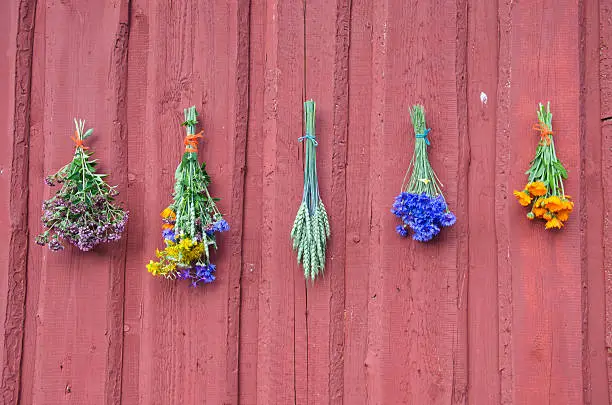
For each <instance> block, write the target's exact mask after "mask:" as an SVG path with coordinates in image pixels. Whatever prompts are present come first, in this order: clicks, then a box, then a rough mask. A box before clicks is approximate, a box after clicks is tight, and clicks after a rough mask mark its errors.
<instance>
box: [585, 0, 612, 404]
mask: <svg viewBox="0 0 612 405" xmlns="http://www.w3.org/2000/svg"><path fill="white" fill-rule="evenodd" d="M581 13H582V22H581V41H580V43H581V54H582V55H581V57H580V64H581V65H580V71H581V86H580V148H581V150H580V155H581V161H580V166H581V171H580V178H581V179H589V180H588V181H584V182H582V184H581V189H580V195H581V205H582V207H583V208H582V212H581V216H584V218H585V219H584V220H583V221H582V224H581V236H582V237H581V246H582V254H581V268H582V286H583V289H582V309H583V315H582V336H583V342H582V363H583V364H582V370H583V371H582V376H583V377H582V380H583V391H584V402H585V403H587V404H595V403H598V402H602V403H609V402H610V396H609V393H608V378H607V377H608V372H607V364H606V360H607V357H608V356H606V349H605V335H606V324H605V322H602V320H603V319H605V313H606V300H605V297H606V290H605V285H606V283H605V272H604V271H602V269H605V268H606V267H605V261H604V251H605V243H604V244H602V243H601V239H602V238H603V235H604V226H605V221H602V218H604V217H605V207H606V204H607V201H608V198H606V197H605V189H604V186H603V184H604V181H605V176H601V175H599V173H600V171H601V170H602V161H603V160H602V155H603V154H604V153H605V152H603V150H602V145H603V142H602V133H601V120H600V114H601V100H600V75H599V72H600V69H599V57H600V56H599V55H600V51H599V43H600V41H599V29H598V27H599V2H598V1H592V0H588V1H584V2H583V3H582V8H581ZM608 149H609V148H608Z"/></svg>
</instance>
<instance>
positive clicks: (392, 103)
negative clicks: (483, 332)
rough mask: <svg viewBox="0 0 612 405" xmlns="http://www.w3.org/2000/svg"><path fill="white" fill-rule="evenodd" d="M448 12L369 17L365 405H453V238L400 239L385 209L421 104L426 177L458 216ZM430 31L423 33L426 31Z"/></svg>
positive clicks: (404, 7) (411, 6)
mask: <svg viewBox="0 0 612 405" xmlns="http://www.w3.org/2000/svg"><path fill="white" fill-rule="evenodd" d="M456 18H457V10H456V4H454V3H453V4H451V5H449V4H447V3H446V2H437V1H434V2H430V3H428V4H424V3H422V2H400V1H393V0H390V1H388V3H387V4H385V5H381V6H380V7H376V8H375V9H374V44H375V45H374V49H375V50H374V61H373V63H374V71H375V73H374V83H373V86H374V89H373V108H372V120H373V131H372V138H371V146H370V147H371V153H372V160H371V162H372V163H371V164H372V165H371V167H370V172H371V175H370V186H371V190H372V195H371V204H372V207H371V209H372V233H373V235H372V238H371V240H370V242H371V243H370V251H371V256H370V268H371V270H370V274H371V276H370V294H369V299H370V304H369V307H368V320H369V325H368V327H369V329H370V333H369V336H368V339H369V352H368V355H367V359H366V363H367V365H368V374H369V376H368V400H369V401H371V402H373V403H390V402H409V403H428V404H442V403H445V404H446V403H449V402H451V397H452V389H453V375H452V374H453V354H454V345H455V342H456V336H457V294H458V290H457V278H458V277H457V265H456V264H457V243H456V231H455V230H454V229H453V228H450V229H445V230H444V231H443V232H442V233H441V235H440V236H439V238H438V239H437V240H436V241H434V242H432V243H428V244H420V243H417V242H415V241H412V240H411V239H409V240H405V239H401V238H400V237H399V236H398V235H397V234H396V233H395V226H396V225H397V221H396V218H395V217H394V216H393V215H391V214H390V212H389V210H390V206H391V204H392V202H393V199H394V197H395V196H396V195H397V193H398V192H399V188H400V186H401V183H402V179H403V171H404V170H405V169H406V168H407V167H408V163H409V161H410V154H411V151H412V147H413V145H414V133H413V131H412V128H411V123H410V119H409V114H408V108H409V107H410V106H411V105H412V104H415V103H423V104H424V105H425V108H426V111H427V123H428V126H429V127H431V128H432V134H431V136H430V137H431V140H432V146H431V148H430V149H429V152H430V159H431V162H432V165H433V166H434V169H435V170H436V171H437V172H438V173H439V175H440V177H441V179H442V181H443V183H444V184H445V185H446V187H445V194H446V197H447V199H448V201H449V203H450V205H451V208H453V209H455V207H456V206H457V205H456V204H457V203H456V202H457V170H458V165H459V162H458V149H459V143H458V137H457V131H458V123H457V92H456V90H457V88H456V86H457V82H456V79H457V78H456V72H455V63H456V33H457V30H456V29H457V27H456V21H457V20H456ZM434 20H435V21H436V24H435V25H431V24H430V22H431V21H434Z"/></svg>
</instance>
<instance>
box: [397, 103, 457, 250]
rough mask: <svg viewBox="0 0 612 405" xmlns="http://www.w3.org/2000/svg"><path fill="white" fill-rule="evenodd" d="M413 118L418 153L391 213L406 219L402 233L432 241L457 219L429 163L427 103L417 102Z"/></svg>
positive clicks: (419, 239) (399, 229)
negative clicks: (425, 109)
mask: <svg viewBox="0 0 612 405" xmlns="http://www.w3.org/2000/svg"><path fill="white" fill-rule="evenodd" d="M410 118H411V119H412V125H413V126H414V133H415V136H416V140H415V145H414V154H413V156H412V160H411V161H410V166H409V167H408V171H407V172H406V177H405V179H406V178H408V175H409V174H410V178H409V181H408V183H406V181H405V179H404V185H403V186H402V192H401V193H400V194H399V195H398V196H397V197H395V202H394V203H393V208H392V209H391V212H392V213H393V214H394V215H395V216H397V217H398V218H400V219H401V220H402V224H401V225H398V226H397V227H396V231H397V233H398V234H399V235H400V236H402V237H406V236H408V233H409V229H410V230H411V231H412V239H414V240H416V241H419V242H428V241H430V240H432V239H433V238H434V237H435V236H436V235H438V234H439V233H440V230H441V229H442V228H443V227H448V226H451V225H453V224H454V223H455V222H456V220H457V218H456V217H455V215H454V214H453V213H452V212H451V211H450V209H449V208H448V205H447V204H446V200H445V199H444V195H443V194H442V189H441V187H442V184H441V183H440V180H439V179H438V176H436V174H435V172H434V171H433V169H432V167H431V165H430V163H429V157H428V155H427V147H428V146H429V145H430V142H429V138H428V135H429V132H430V129H429V128H427V126H426V125H425V111H424V109H423V106H421V105H415V106H414V107H413V108H412V110H411V111H410ZM411 171H412V172H411Z"/></svg>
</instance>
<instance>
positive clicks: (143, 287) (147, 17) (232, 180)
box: [123, 0, 248, 404]
mask: <svg viewBox="0 0 612 405" xmlns="http://www.w3.org/2000/svg"><path fill="white" fill-rule="evenodd" d="M132 7H133V11H132V14H133V21H134V25H133V34H134V35H133V37H132V39H133V41H132V42H131V43H130V55H132V52H133V58H132V56H130V62H131V63H130V66H129V69H130V77H135V78H139V79H140V80H134V82H133V84H132V82H130V83H131V84H130V89H129V91H128V95H132V94H133V96H134V99H135V100H136V101H137V102H138V103H137V104H134V105H133V107H132V109H131V110H130V115H132V114H133V115H134V116H135V117H140V118H141V121H140V122H138V121H137V122H134V125H133V127H130V139H131V141H130V143H129V148H130V156H133V159H131V160H130V162H131V164H130V178H131V188H133V191H131V192H130V195H129V198H130V203H131V204H132V206H134V207H135V208H134V209H138V210H139V211H140V212H141V214H140V215H137V216H135V218H134V219H135V223H138V225H139V229H138V230H136V231H135V232H133V233H131V234H130V240H129V244H130V246H131V247H134V248H135V249H134V250H135V252H134V253H135V254H134V255H130V257H129V258H128V263H127V267H128V270H131V269H133V272H132V273H131V274H132V275H131V276H130V277H129V278H128V285H130V286H132V285H133V286H134V287H133V288H132V287H130V289H129V290H128V294H131V295H132V296H131V297H129V299H128V301H127V304H126V311H127V313H126V329H127V330H128V334H129V336H128V337H129V340H128V338H126V348H125V350H126V355H125V356H126V364H125V370H126V371H125V373H126V375H127V374H130V375H138V379H136V378H133V377H131V378H130V379H129V380H128V379H127V377H126V380H125V383H126V388H125V390H124V394H123V398H124V400H126V401H127V400H128V399H129V400H135V399H137V400H138V401H141V402H143V403H210V404H221V403H222V404H230V403H237V401H238V346H237V344H238V342H237V339H238V326H239V324H238V319H239V313H238V303H239V300H240V288H239V284H240V281H239V280H240V267H241V255H242V253H241V247H240V245H241V238H242V229H241V222H242V221H241V216H242V198H241V193H242V192H243V186H244V180H243V175H244V158H245V149H244V148H245V142H246V126H245V125H246V116H247V104H246V103H247V100H248V99H247V87H246V85H247V83H248V70H247V64H246V58H247V57H248V54H247V53H246V40H247V39H248V36H247V34H248V23H247V22H246V19H245V18H246V16H248V2H245V1H242V0H241V1H233V2H229V3H228V2H226V1H220V0H219V1H208V2H203V3H202V2H193V1H188V0H185V1H179V2H167V1H161V0H160V1H153V0H151V1H145V0H143V1H134V2H133V5H132ZM132 62H133V63H132ZM143 79H144V80H143ZM189 105H196V107H197V109H198V112H199V113H200V116H199V121H200V124H201V127H202V129H203V131H204V139H203V140H202V141H201V142H200V145H199V156H200V159H201V160H204V161H206V163H207V171H208V173H209V174H210V176H211V178H212V185H211V188H210V191H211V194H212V195H213V196H215V197H219V198H221V201H220V202H219V203H218V207H219V209H220V210H221V211H222V212H223V213H224V214H225V215H226V218H227V220H228V222H229V223H230V226H231V228H232V229H231V231H230V232H229V234H224V235H221V236H220V237H219V240H218V243H219V249H218V250H217V252H216V253H215V254H214V257H213V262H214V263H215V264H216V265H217V280H216V281H215V283H213V284H210V285H206V286H202V287H198V288H191V287H189V285H188V284H187V283H184V282H180V281H177V282H172V281H167V280H164V279H162V278H153V277H151V276H150V275H148V274H147V272H146V270H145V267H144V265H145V263H146V262H147V261H148V259H149V258H151V257H152V256H153V255H154V252H155V248H156V247H159V246H160V245H161V243H162V239H161V234H160V220H159V212H160V211H161V209H163V207H165V206H166V205H167V204H168V203H169V202H170V199H171V197H170V193H171V191H172V186H173V183H174V178H173V173H174V170H175V168H176V165H177V164H178V161H179V159H180V157H181V155H182V153H183V151H184V146H183V143H182V140H183V138H184V129H183V128H181V127H180V123H181V122H182V114H183V108H184V107H186V106H189ZM132 139H133V140H134V141H133V142H132ZM132 162H133V163H132Z"/></svg>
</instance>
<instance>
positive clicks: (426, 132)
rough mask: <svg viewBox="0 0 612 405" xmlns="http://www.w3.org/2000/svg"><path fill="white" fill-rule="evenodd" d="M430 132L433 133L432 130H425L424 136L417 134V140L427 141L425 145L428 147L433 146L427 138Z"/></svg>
mask: <svg viewBox="0 0 612 405" xmlns="http://www.w3.org/2000/svg"><path fill="white" fill-rule="evenodd" d="M429 131H431V128H425V132H424V133H422V134H415V136H416V138H417V139H419V138H420V139H425V144H426V145H427V146H429V145H431V142H429V138H428V137H427V135H429Z"/></svg>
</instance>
